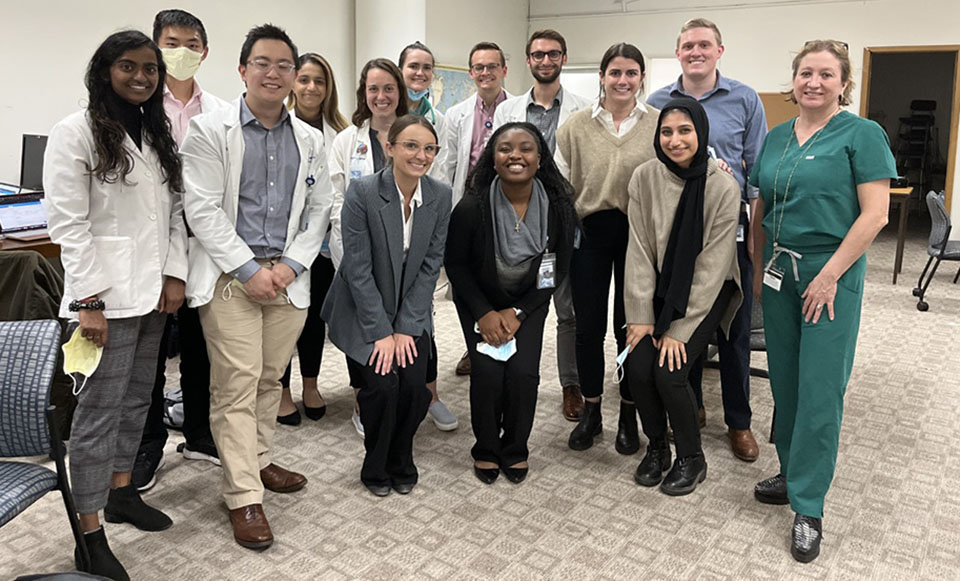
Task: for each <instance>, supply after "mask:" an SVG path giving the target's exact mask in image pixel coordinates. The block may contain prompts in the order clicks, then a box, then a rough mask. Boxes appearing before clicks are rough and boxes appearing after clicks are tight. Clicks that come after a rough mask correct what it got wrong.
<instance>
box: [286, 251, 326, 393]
mask: <svg viewBox="0 0 960 581" xmlns="http://www.w3.org/2000/svg"><path fill="white" fill-rule="evenodd" d="M335 273H336V269H334V268H333V261H332V260H330V259H329V258H327V257H326V256H323V255H317V259H316V260H314V261H313V265H312V266H311V267H310V306H309V307H308V308H307V321H306V323H304V325H303V330H302V331H300V338H299V339H297V355H299V357H300V376H301V377H318V376H319V375H320V364H321V363H322V362H323V343H324V340H325V339H326V333H327V324H326V323H324V321H323V319H322V318H321V317H320V309H321V307H323V301H324V300H325V299H326V298H327V291H328V290H330V284H331V283H332V282H333V275H334V274H335ZM292 365H293V362H292V361H291V363H290V365H287V370H286V371H284V372H283V376H282V377H281V378H280V385H282V386H283V387H284V389H286V388H289V387H290V373H291V371H292Z"/></svg>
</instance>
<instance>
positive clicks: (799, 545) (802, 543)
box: [790, 514, 823, 563]
mask: <svg viewBox="0 0 960 581" xmlns="http://www.w3.org/2000/svg"><path fill="white" fill-rule="evenodd" d="M822 538H823V522H822V521H821V520H820V519H818V518H815V517H812V516H806V515H803V514H797V516H795V517H793V544H792V545H791V546H790V553H791V554H792V555H793V558H794V559H796V560H797V561H800V562H801V563H809V562H810V561H813V560H814V559H816V558H817V557H818V556H819V555H820V539H822Z"/></svg>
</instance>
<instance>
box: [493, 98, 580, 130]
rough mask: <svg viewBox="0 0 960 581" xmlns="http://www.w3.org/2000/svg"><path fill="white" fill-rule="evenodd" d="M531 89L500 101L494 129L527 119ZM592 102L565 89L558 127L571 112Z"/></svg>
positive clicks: (558, 127)
mask: <svg viewBox="0 0 960 581" xmlns="http://www.w3.org/2000/svg"><path fill="white" fill-rule="evenodd" d="M531 90H533V89H532V88H531V89H529V90H527V91H526V92H524V93H521V94H520V95H517V96H516V97H513V98H512V99H507V100H506V101H504V102H503V103H500V106H499V107H497V112H496V113H494V115H493V129H494V131H496V130H497V127H500V126H501V125H504V124H506V123H510V122H511V121H526V120H527V97H528V96H529V95H530V91H531ZM592 102H593V101H591V100H590V99H587V98H586V97H581V96H580V95H577V94H576V93H572V92H570V91H568V90H566V89H564V90H563V102H561V103H560V119H559V121H558V122H557V129H560V126H561V125H563V124H564V123H566V121H567V118H568V117H570V114H571V113H575V112H577V111H579V110H580V109H584V108H586V107H589V106H590V104H591V103H592Z"/></svg>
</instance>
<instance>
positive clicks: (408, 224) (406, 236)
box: [397, 180, 423, 260]
mask: <svg viewBox="0 0 960 581" xmlns="http://www.w3.org/2000/svg"><path fill="white" fill-rule="evenodd" d="M397 194H398V195H399V196H400V219H401V220H403V259H404V260H406V259H407V251H409V250H410V238H411V237H412V236H413V213H414V212H415V211H416V209H417V208H419V207H420V206H421V205H422V204H423V194H422V193H421V192H420V180H417V187H416V189H414V190H413V197H412V198H410V217H409V218H407V219H404V218H405V216H404V214H405V212H404V211H403V207H404V206H405V205H406V198H405V197H404V195H403V192H402V191H400V186H399V185H398V186H397Z"/></svg>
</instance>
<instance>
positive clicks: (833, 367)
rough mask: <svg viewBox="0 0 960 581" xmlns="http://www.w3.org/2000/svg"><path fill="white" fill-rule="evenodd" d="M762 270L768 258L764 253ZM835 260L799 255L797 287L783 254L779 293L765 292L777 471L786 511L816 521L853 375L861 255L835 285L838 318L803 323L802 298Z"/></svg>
mask: <svg viewBox="0 0 960 581" xmlns="http://www.w3.org/2000/svg"><path fill="white" fill-rule="evenodd" d="M764 254H765V258H764V264H766V261H768V260H769V259H770V256H771V255H772V248H771V247H768V248H767V249H766V252H765V253H764ZM832 255H833V252H832V251H831V252H818V253H812V252H804V253H803V258H802V259H801V260H797V269H798V271H799V272H798V274H799V277H800V281H799V282H797V281H796V280H794V271H793V265H792V264H791V259H790V256H788V255H786V254H781V255H780V256H779V257H778V258H777V266H778V267H779V268H781V269H782V270H783V273H784V274H783V282H782V284H781V287H780V290H779V291H775V290H773V289H772V288H770V287H768V286H767V285H764V286H763V315H764V332H765V333H766V340H767V358H768V362H769V366H770V387H771V389H772V390H773V400H774V404H775V405H776V414H777V416H776V423H775V430H776V446H777V455H778V456H779V458H780V471H781V473H782V474H783V475H784V476H785V477H786V479H787V496H788V498H789V499H790V506H791V507H792V508H793V510H794V511H795V512H797V513H799V514H802V515H806V516H811V517H817V518H821V517H822V516H823V500H824V497H825V496H826V494H827V489H829V488H830V482H831V480H833V473H834V470H835V468H836V464H837V446H838V444H839V440H840V422H841V420H842V418H843V395H844V393H845V392H846V388H847V381H848V380H849V379H850V371H851V370H852V368H853V356H854V352H855V351H856V346H857V333H858V331H859V329H860V306H861V303H862V299H863V277H864V274H865V273H866V267H867V261H866V255H864V256H861V257H860V259H859V260H857V261H856V262H855V263H854V264H853V265H852V266H851V267H850V268H849V269H848V270H847V272H846V273H844V275H843V276H842V277H840V280H839V281H838V283H837V294H836V297H835V298H834V303H833V304H834V313H835V318H834V320H833V321H831V320H830V318H829V316H828V312H827V307H826V306H825V307H824V308H823V313H822V314H821V316H820V320H819V322H818V323H817V324H816V325H814V324H813V323H812V321H813V319H812V318H811V322H810V323H805V322H804V321H803V312H802V311H801V308H802V306H803V299H801V298H800V295H801V294H803V291H804V290H805V289H806V288H807V285H808V284H809V283H810V281H812V280H813V279H814V277H816V276H817V274H818V273H819V272H820V269H822V268H823V265H824V264H826V262H827V261H828V260H829V259H830V257H831V256H832Z"/></svg>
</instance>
